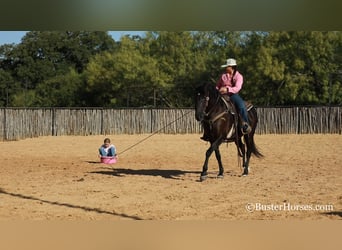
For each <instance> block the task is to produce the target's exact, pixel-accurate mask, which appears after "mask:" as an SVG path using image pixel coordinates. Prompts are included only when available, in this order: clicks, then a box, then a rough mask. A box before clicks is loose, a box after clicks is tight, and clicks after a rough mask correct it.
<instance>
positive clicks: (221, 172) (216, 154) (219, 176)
mask: <svg viewBox="0 0 342 250" xmlns="http://www.w3.org/2000/svg"><path fill="white" fill-rule="evenodd" d="M215 156H216V160H217V163H218V165H219V174H218V175H217V177H218V178H223V172H224V169H223V165H222V160H221V153H220V149H219V147H217V149H216V150H215Z"/></svg>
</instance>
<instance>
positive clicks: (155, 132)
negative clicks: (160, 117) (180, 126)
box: [118, 110, 192, 155]
mask: <svg viewBox="0 0 342 250" xmlns="http://www.w3.org/2000/svg"><path fill="white" fill-rule="evenodd" d="M190 112H192V110H190V111H188V112H186V113H185V114H183V115H182V116H180V117H178V118H177V119H175V120H174V121H172V122H170V123H168V124H166V125H165V126H164V127H162V128H160V129H158V130H157V131H154V132H153V133H152V134H150V135H149V136H147V137H146V138H144V139H142V140H141V141H138V142H137V143H135V144H133V145H132V146H129V147H128V148H126V149H125V150H123V151H122V152H121V153H120V154H118V155H122V154H123V153H125V152H127V151H128V150H130V149H132V148H134V147H135V146H137V145H139V144H140V143H142V142H144V141H146V140H147V139H149V138H151V137H152V136H154V135H155V134H157V133H159V131H161V130H163V129H165V128H166V127H168V126H170V125H171V124H172V123H175V122H176V121H178V120H180V119H181V118H183V117H184V116H186V115H188V114H189V113H190Z"/></svg>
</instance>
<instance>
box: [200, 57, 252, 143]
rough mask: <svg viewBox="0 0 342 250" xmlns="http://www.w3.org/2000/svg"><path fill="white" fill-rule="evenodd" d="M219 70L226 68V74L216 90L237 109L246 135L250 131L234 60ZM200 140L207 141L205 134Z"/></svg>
mask: <svg viewBox="0 0 342 250" xmlns="http://www.w3.org/2000/svg"><path fill="white" fill-rule="evenodd" d="M221 68H226V72H225V73H223V74H222V75H221V77H220V79H219V81H218V82H217V84H216V89H218V90H219V92H220V93H221V94H222V95H228V96H229V98H230V100H231V101H232V103H233V104H234V105H235V107H237V109H238V112H239V113H240V114H241V117H242V120H243V123H242V133H243V134H248V133H250V132H251V130H252V129H251V126H250V125H249V121H248V114H247V109H246V105H245V102H244V101H243V99H242V98H241V97H240V95H239V91H240V90H241V87H242V84H243V76H242V75H241V74H240V72H239V71H237V64H236V60H235V59H233V58H229V59H227V62H226V64H224V65H221ZM201 139H202V140H205V141H208V140H209V138H208V135H206V133H204V134H203V136H202V137H201Z"/></svg>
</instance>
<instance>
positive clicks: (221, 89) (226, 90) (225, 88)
mask: <svg viewBox="0 0 342 250" xmlns="http://www.w3.org/2000/svg"><path fill="white" fill-rule="evenodd" d="M219 91H220V93H221V94H227V93H228V88H227V87H221V88H220V90H219Z"/></svg>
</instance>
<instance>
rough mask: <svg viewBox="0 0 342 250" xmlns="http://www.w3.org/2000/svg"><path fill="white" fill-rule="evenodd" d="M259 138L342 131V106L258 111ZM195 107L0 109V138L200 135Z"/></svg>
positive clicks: (259, 109)
mask: <svg viewBox="0 0 342 250" xmlns="http://www.w3.org/2000/svg"><path fill="white" fill-rule="evenodd" d="M257 112H258V116H259V124H258V126H257V130H256V133H258V134H308V133H334V134H341V132H342V128H341V126H342V108H341V107H340V106H337V107H326V106H323V107H273V108H270V107H258V108H257ZM194 113H195V111H194V110H193V109H190V108H188V109H103V108H0V140H19V139H24V138H30V137H38V136H50V135H52V136H59V135H105V134H108V135H109V134H145V133H147V134H148V133H153V132H155V131H160V133H166V134H183V133H184V134H186V133H189V134H191V133H200V132H201V125H200V124H199V123H198V122H197V121H196V120H195V115H194Z"/></svg>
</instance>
